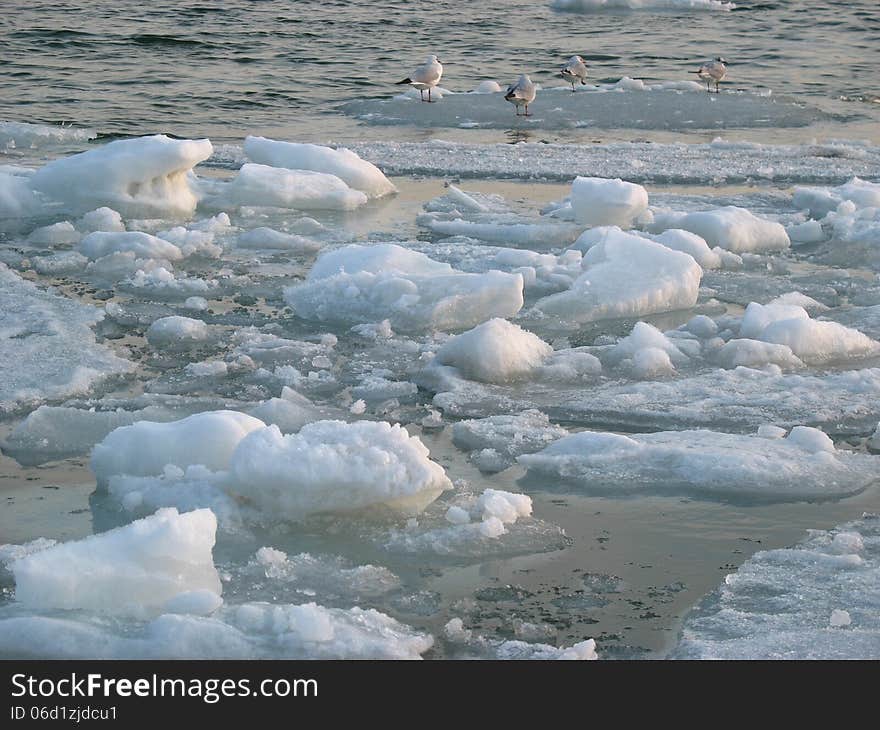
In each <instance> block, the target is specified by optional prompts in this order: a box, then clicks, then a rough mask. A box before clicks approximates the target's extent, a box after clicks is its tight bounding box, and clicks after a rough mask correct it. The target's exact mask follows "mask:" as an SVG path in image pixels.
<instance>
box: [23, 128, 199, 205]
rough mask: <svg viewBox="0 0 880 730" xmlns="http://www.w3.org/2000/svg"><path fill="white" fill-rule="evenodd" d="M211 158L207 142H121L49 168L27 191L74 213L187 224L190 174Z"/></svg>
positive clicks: (157, 137) (191, 198)
mask: <svg viewBox="0 0 880 730" xmlns="http://www.w3.org/2000/svg"><path fill="white" fill-rule="evenodd" d="M212 152H213V147H212V146H211V143H210V142H209V141H208V140H207V139H202V140H178V139H171V138H169V137H166V136H164V135H155V136H153V137H140V138H135V139H121V140H116V141H115V142H110V143H109V144H106V145H103V146H102V147H98V148H95V149H91V150H88V151H87V152H82V153H80V154H77V155H72V156H70V157H63V158H60V159H58V160H54V161H53V162H50V163H48V164H47V165H45V166H44V167H42V168H40V169H39V170H37V172H36V173H34V175H33V177H32V178H31V185H32V186H33V188H34V190H37V191H38V192H40V193H43V194H45V195H46V196H48V197H49V198H51V199H52V200H55V201H58V202H60V203H61V204H63V205H64V206H65V207H66V208H69V209H71V210H74V211H77V212H83V213H85V212H87V211H89V210H92V209H93V208H97V207H99V206H110V207H111V208H113V209H114V210H117V211H119V212H120V213H122V214H123V215H125V216H126V217H138V216H141V217H146V218H149V217H154V216H155V217H162V216H165V217H170V218H175V217H180V218H188V217H190V216H191V215H192V214H193V212H194V211H195V208H196V203H197V202H198V197H197V194H196V191H195V189H194V187H193V185H192V180H191V175H190V173H191V170H192V168H193V167H195V166H196V165H197V164H198V163H200V162H202V161H204V160H206V159H207V158H208V157H210V156H211V153H212Z"/></svg>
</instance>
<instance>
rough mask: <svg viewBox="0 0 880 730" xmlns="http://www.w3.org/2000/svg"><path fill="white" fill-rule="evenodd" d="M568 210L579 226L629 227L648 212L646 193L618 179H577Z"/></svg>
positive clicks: (641, 188) (639, 186) (573, 185)
mask: <svg viewBox="0 0 880 730" xmlns="http://www.w3.org/2000/svg"><path fill="white" fill-rule="evenodd" d="M571 207H572V210H573V211H574V215H575V220H577V222H578V223H583V224H586V225H590V226H619V227H620V228H632V226H633V223H634V222H635V220H636V219H637V218H638V217H639V216H640V215H641V214H642V213H644V212H645V211H646V210H647V209H648V192H647V191H646V190H645V188H643V187H642V186H641V185H636V184H635V183H630V182H624V181H623V180H621V179H620V178H616V179H613V180H610V179H607V178H601V177H577V178H575V180H574V182H573V183H572V185H571Z"/></svg>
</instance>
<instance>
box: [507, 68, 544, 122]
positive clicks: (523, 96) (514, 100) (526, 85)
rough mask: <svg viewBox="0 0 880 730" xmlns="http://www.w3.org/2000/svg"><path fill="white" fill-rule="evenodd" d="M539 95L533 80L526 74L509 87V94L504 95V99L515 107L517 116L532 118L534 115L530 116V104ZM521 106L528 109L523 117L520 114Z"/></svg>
mask: <svg viewBox="0 0 880 730" xmlns="http://www.w3.org/2000/svg"><path fill="white" fill-rule="evenodd" d="M537 93H538V90H537V89H536V88H535V85H534V84H533V83H532V80H531V79H530V78H529V77H528V76H527V75H526V74H521V75H520V77H519V79H518V80H517V82H516V83H515V84H512V85H510V86H508V87H507V93H506V94H505V95H504V98H505V100H507V101H509V102H510V103H511V104H514V105H515V107H516V115H517V116H526V117H530V116H532V115H531V114H529V104H531V103H532V102H533V101H534V100H535V95H536V94H537ZM521 106H524V107H525V108H526V113H525V114H523V115H521V114H520V113H519V108H520V107H521Z"/></svg>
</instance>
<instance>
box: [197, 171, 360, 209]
mask: <svg viewBox="0 0 880 730" xmlns="http://www.w3.org/2000/svg"><path fill="white" fill-rule="evenodd" d="M366 202H367V196H366V195H365V194H364V193H362V192H361V191H360V190H353V189H352V188H350V187H349V186H348V185H346V184H345V183H344V182H343V181H342V180H341V179H340V178H338V177H336V175H330V174H328V173H326V172H313V171H311V170H289V169H287V168H283V167H270V166H268V165H258V164H256V163H253V162H249V163H247V164H245V165H243V166H242V168H241V169H240V170H239V171H238V174H237V175H236V176H235V178H233V180H232V182H230V183H227V184H226V185H225V187H224V188H223V189H222V190H221V192H220V193H219V196H218V197H217V198H214V199H212V204H213V205H215V206H223V205H226V204H230V205H257V206H271V207H277V208H294V209H297V210H354V209H355V208H358V207H360V206H361V205H363V204H364V203H366Z"/></svg>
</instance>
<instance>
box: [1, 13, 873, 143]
mask: <svg viewBox="0 0 880 730" xmlns="http://www.w3.org/2000/svg"><path fill="white" fill-rule="evenodd" d="M2 9H3V12H2V16H0V48H2V49H3V50H2V58H3V61H4V63H3V84H2V90H3V91H2V95H0V119H7V120H14V121H28V122H50V123H51V122H56V123H57V122H62V121H63V122H73V123H75V124H77V125H83V126H88V127H92V128H95V129H97V130H99V131H100V132H102V133H107V134H119V133H122V134H140V133H149V132H158V131H162V132H169V133H173V134H178V135H182V136H193V135H208V136H211V137H212V138H214V139H234V138H238V137H241V136H242V135H243V134H245V133H248V132H250V133H255V132H256V133H261V132H262V133H275V134H286V135H287V136H298V137H301V138H307V137H308V138H313V139H327V138H328V135H329V136H331V137H334V138H336V139H340V140H347V139H353V138H357V137H358V136H359V135H360V134H361V132H359V131H358V127H357V123H356V122H355V121H353V120H350V119H345V118H343V117H341V115H339V114H338V111H337V109H336V107H337V106H338V105H339V104H340V103H342V102H345V101H347V100H350V99H351V98H353V97H364V96H365V97H375V98H381V97H388V96H391V95H392V94H394V93H396V92H397V91H398V90H399V87H394V86H393V82H394V81H397V80H399V79H400V78H401V77H402V75H405V73H407V72H408V70H409V69H410V68H411V67H412V66H413V65H414V64H417V63H420V62H421V61H422V59H423V58H424V56H425V55H426V54H427V53H437V54H438V55H439V56H440V58H441V60H443V62H444V69H445V72H444V79H443V85H444V86H446V87H447V88H449V89H451V90H454V91H466V90H469V89H471V88H472V87H473V86H474V85H475V84H476V83H477V82H479V81H480V80H483V79H487V78H489V79H495V80H498V81H500V82H502V83H504V82H506V81H507V80H510V79H513V78H515V76H516V75H517V74H518V73H519V72H521V71H526V72H529V73H531V74H532V77H533V78H534V79H535V80H537V81H542V82H548V81H551V80H552V81H554V82H556V81H558V77H557V76H556V70H557V69H558V67H559V65H560V63H561V62H562V61H564V59H565V58H567V57H568V56H569V55H571V54H573V53H580V54H581V55H583V56H584V57H585V58H586V59H588V61H589V62H590V65H591V69H592V71H591V76H592V80H594V81H602V80H605V81H616V80H617V79H619V78H620V77H621V76H624V75H628V76H631V77H635V78H641V79H644V80H646V81H658V80H668V79H685V78H689V75H688V71H689V70H691V69H693V68H694V63H695V62H696V61H700V60H702V59H705V58H708V57H711V56H715V55H718V54H721V55H724V56H725V57H726V58H727V59H728V61H730V63H731V66H730V79H731V84H732V85H733V86H734V87H737V88H756V87H767V88H770V89H772V90H773V92H774V93H786V94H789V93H790V94H793V95H796V96H798V97H799V98H801V99H803V100H804V102H805V103H809V104H810V105H812V106H816V107H819V108H822V109H824V110H826V111H830V112H833V113H837V114H844V115H850V116H852V115H856V116H859V117H863V118H864V120H867V121H868V122H872V121H875V122H876V121H877V120H880V105H878V104H877V103H876V101H877V100H878V97H880V88H878V85H877V81H876V69H877V66H878V63H880V42H878V38H880V3H878V2H877V0H857V1H856V2H819V1H818V0H804V1H803V2H799V1H797V0H790V1H789V0H785V1H782V2H752V1H750V0H742V1H741V2H739V3H738V8H737V9H736V10H734V11H733V12H713V11H680V12H679V11H662V12H660V11H656V12H655V11H644V10H643V11H633V12H601V13H592V14H573V13H561V12H558V11H555V10H553V9H551V8H550V4H549V0H508V1H506V2H503V3H496V4H491V5H490V4H486V3H475V2H467V1H465V0H435V1H434V2H430V3H429V2H422V1H420V0H419V1H415V0H396V1H391V2H333V1H329V2H328V1H323V2H316V1H314V0H300V1H299V2H295V1H292V0H265V1H262V2H259V1H245V0H228V1H225V2H224V1H219V2H206V1H205V0H179V1H175V2H167V1H165V0H160V1H157V2H149V3H144V2H133V1H132V0H113V1H112V2H111V1H110V0H96V1H94V2H73V3H71V2H47V1H45V0H33V1H31V2H17V1H15V0H3V8H2ZM371 133H373V134H375V132H371ZM398 134H399V135H400V136H403V137H404V138H406V137H412V135H413V134H414V132H413V131H412V130H408V129H404V130H403V131H400V132H399V133H398ZM386 136H387V133H386Z"/></svg>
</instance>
